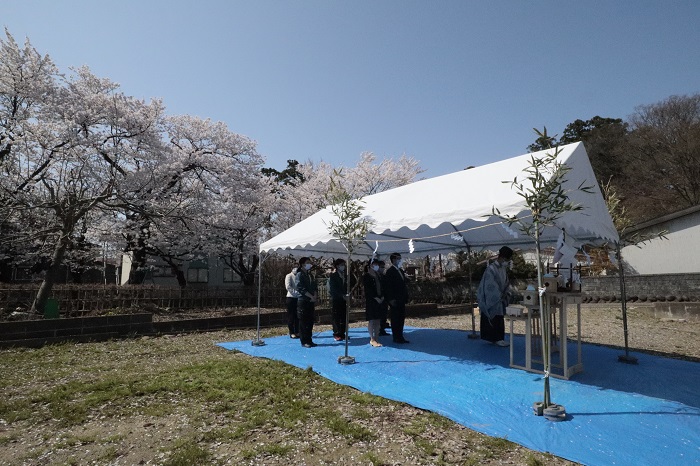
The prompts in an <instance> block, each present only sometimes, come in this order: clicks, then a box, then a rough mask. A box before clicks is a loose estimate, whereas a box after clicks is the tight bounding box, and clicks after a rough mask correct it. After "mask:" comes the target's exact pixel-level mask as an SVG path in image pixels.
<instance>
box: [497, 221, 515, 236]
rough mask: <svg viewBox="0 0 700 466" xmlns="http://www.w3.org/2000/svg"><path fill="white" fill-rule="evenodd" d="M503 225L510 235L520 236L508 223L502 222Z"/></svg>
mask: <svg viewBox="0 0 700 466" xmlns="http://www.w3.org/2000/svg"><path fill="white" fill-rule="evenodd" d="M501 226H502V227H503V229H504V230H505V231H507V232H508V234H509V235H510V236H512V237H513V238H517V237H518V236H519V235H518V232H517V231H515V230H513V229H512V228H511V227H509V226H508V225H506V224H505V223H501Z"/></svg>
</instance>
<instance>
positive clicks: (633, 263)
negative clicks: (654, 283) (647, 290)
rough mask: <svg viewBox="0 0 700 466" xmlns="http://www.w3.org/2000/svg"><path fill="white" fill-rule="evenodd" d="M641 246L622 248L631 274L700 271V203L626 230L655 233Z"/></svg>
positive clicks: (628, 272) (626, 265) (624, 259)
mask: <svg viewBox="0 0 700 466" xmlns="http://www.w3.org/2000/svg"><path fill="white" fill-rule="evenodd" d="M662 231H665V232H666V233H664V237H665V238H654V239H652V240H650V241H647V242H645V243H644V244H640V245H639V246H626V247H624V248H622V260H623V262H624V265H625V273H626V274H628V275H653V274H678V273H700V205H698V206H693V207H690V208H687V209H684V210H680V211H678V212H674V213H671V214H668V215H664V216H662V217H658V218H655V219H652V220H649V221H647V222H644V223H640V224H638V225H635V226H634V227H632V228H630V229H628V230H627V231H625V234H627V233H640V234H649V235H654V234H658V233H659V232H662Z"/></svg>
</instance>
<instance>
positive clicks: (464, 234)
mask: <svg viewBox="0 0 700 466" xmlns="http://www.w3.org/2000/svg"><path fill="white" fill-rule="evenodd" d="M545 153H547V152H546V151H542V152H535V153H533V154H525V155H521V156H518V157H514V158H511V159H507V160H502V161H500V162H495V163H491V164H488V165H483V166H480V167H476V168H472V169H469V170H463V171H459V172H456V173H451V174H448V175H443V176H438V177H435V178H429V179H426V180H421V181H417V182H415V183H411V184H408V185H405V186H401V187H399V188H395V189H391V190H388V191H384V192H381V193H378V194H374V195H371V196H367V197H365V198H363V199H362V201H363V202H364V211H363V213H364V214H365V216H367V217H369V218H370V219H371V220H372V221H373V226H372V227H371V230H370V232H369V233H368V234H367V237H366V240H365V242H364V243H363V244H362V245H360V246H358V247H357V248H356V249H355V251H354V252H353V255H354V256H355V257H358V256H360V257H361V256H366V257H368V258H369V257H371V256H372V254H373V253H374V251H375V249H376V253H377V254H379V255H381V256H385V255H388V254H390V253H392V252H399V253H401V254H402V255H405V256H408V255H414V256H425V255H432V254H437V253H447V252H454V251H458V250H464V249H466V248H467V247H469V248H471V249H472V250H481V249H489V250H497V249H498V248H500V247H501V246H503V245H508V246H510V247H512V248H514V249H515V248H518V249H534V245H535V244H534V240H533V239H532V238H530V237H529V236H527V235H525V234H524V233H522V232H520V231H519V230H518V229H517V228H516V225H513V227H512V228H509V227H508V225H507V223H504V222H503V221H502V220H500V219H499V218H497V217H494V216H492V215H491V213H492V209H493V208H494V207H495V208H497V209H498V210H499V211H500V212H501V214H507V215H517V216H518V218H521V217H526V216H529V215H530V211H529V209H528V208H527V205H526V204H525V200H524V199H523V197H522V196H520V195H519V194H518V193H517V192H516V191H515V190H514V189H513V187H512V186H511V184H510V181H512V180H513V179H514V178H516V177H517V178H518V180H519V181H523V180H524V179H525V178H526V177H527V176H528V175H527V173H526V172H525V171H524V170H526V169H527V168H528V167H529V166H530V163H529V161H530V159H531V157H535V158H540V157H543V156H544V155H545ZM550 153H551V152H550ZM557 160H558V162H560V163H562V164H566V166H568V167H569V168H570V171H569V172H568V173H567V174H566V175H565V177H564V179H565V182H564V183H563V188H564V189H565V190H566V191H567V193H568V196H569V200H570V201H572V202H574V203H576V204H580V205H581V206H582V207H583V209H582V210H580V211H572V212H567V213H565V214H563V215H562V216H561V217H560V218H559V219H558V220H557V221H556V226H554V227H547V228H546V229H545V230H544V232H543V234H542V236H541V238H540V240H541V244H542V245H554V244H556V243H557V240H558V238H559V237H560V235H561V232H562V230H564V231H565V235H566V239H567V243H568V244H570V245H573V246H576V247H578V246H581V245H583V244H596V243H602V242H607V241H609V242H617V241H619V237H618V234H617V231H616V230H615V227H614V225H613V222H612V219H611V218H610V214H609V212H608V209H607V207H606V205H605V201H604V199H603V196H602V194H601V191H600V188H599V186H598V183H597V181H596V179H595V175H594V174H593V169H592V168H591V164H590V162H589V160H588V155H587V154H586V150H585V148H584V146H583V144H582V143H580V142H579V143H574V144H569V145H566V146H562V147H560V153H559V155H558V156H557ZM504 181H507V182H506V183H504ZM526 183H527V181H526ZM580 186H591V187H592V192H591V193H588V192H584V191H581V190H579V189H578V188H579V187H580ZM334 220H336V218H335V215H334V214H333V212H332V211H331V209H330V208H329V207H326V208H325V209H323V210H321V211H319V212H317V213H315V214H314V215H312V216H311V217H308V218H307V219H305V220H303V221H301V222H299V223H297V224H296V225H294V226H293V227H291V228H289V229H288V230H286V231H284V232H282V233H280V234H279V235H277V236H275V237H273V238H271V239H270V240H268V241H266V242H264V243H263V244H261V245H260V252H261V253H273V252H275V253H278V254H282V255H287V254H289V255H293V256H296V257H300V256H310V257H321V256H327V257H328V256H329V257H339V256H344V255H345V254H347V251H346V250H345V248H344V247H343V245H342V243H340V242H339V241H338V240H337V239H335V238H333V236H332V235H331V234H330V233H329V232H328V225H329V224H330V222H331V221H334ZM336 221H337V220H336Z"/></svg>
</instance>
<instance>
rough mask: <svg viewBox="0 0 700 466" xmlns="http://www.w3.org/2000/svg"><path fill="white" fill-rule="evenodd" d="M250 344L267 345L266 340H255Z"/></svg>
mask: <svg viewBox="0 0 700 466" xmlns="http://www.w3.org/2000/svg"><path fill="white" fill-rule="evenodd" d="M250 344H251V345H253V346H265V340H259V339H258V340H253V341H251V342H250Z"/></svg>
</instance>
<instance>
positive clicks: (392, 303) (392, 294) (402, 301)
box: [384, 252, 408, 343]
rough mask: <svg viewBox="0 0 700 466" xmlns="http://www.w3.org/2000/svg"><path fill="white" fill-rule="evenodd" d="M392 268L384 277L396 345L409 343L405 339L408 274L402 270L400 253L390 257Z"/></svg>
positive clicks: (385, 295) (392, 332) (392, 333)
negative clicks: (404, 326)
mask: <svg viewBox="0 0 700 466" xmlns="http://www.w3.org/2000/svg"><path fill="white" fill-rule="evenodd" d="M389 260H390V261H391V267H389V268H388V269H387V271H386V274H385V275H384V298H385V299H386V301H388V302H389V315H390V316H391V336H392V339H393V340H394V343H408V340H406V339H405V338H404V337H403V325H404V321H405V320H406V302H408V286H406V272H404V271H403V270H402V269H401V262H402V261H401V254H399V253H398V252H395V253H393V254H392V255H391V256H389Z"/></svg>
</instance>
